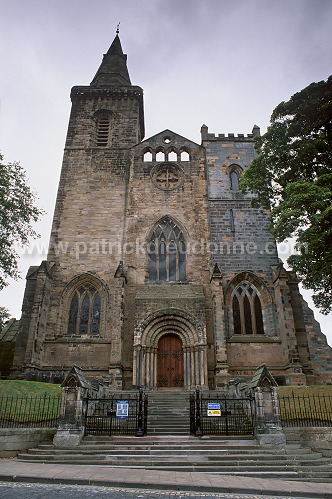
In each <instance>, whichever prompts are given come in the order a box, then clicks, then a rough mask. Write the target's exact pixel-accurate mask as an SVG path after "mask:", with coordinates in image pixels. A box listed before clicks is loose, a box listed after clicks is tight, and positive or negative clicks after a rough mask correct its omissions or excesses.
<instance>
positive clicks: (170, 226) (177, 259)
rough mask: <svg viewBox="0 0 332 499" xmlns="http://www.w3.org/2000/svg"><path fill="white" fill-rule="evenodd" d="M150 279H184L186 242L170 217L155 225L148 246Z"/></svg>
mask: <svg viewBox="0 0 332 499" xmlns="http://www.w3.org/2000/svg"><path fill="white" fill-rule="evenodd" d="M148 251H149V280H150V281H185V280H186V242H185V238H184V235H183V232H182V230H181V229H180V227H178V225H177V224H176V223H175V222H174V221H173V220H172V219H171V218H170V217H165V218H163V219H162V220H161V221H160V222H158V224H157V225H156V227H155V229H154V231H153V233H152V236H151V240H150V244H149V247H148Z"/></svg>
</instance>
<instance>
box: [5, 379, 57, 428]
mask: <svg viewBox="0 0 332 499" xmlns="http://www.w3.org/2000/svg"><path fill="white" fill-rule="evenodd" d="M60 394H61V388H60V385H53V384H51V383H39V382H37V381H21V380H0V426H4V427H11V426H12V425H13V426H16V425H17V424H19V425H20V424H22V423H23V422H25V423H27V424H30V425H33V426H37V425H38V423H42V422H45V421H49V420H54V418H55V419H56V418H57V417H58V414H59V409H60Z"/></svg>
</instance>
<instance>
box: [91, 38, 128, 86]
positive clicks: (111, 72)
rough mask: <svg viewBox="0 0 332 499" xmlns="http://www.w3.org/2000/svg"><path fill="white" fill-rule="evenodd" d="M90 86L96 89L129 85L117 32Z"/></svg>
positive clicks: (124, 56)
mask: <svg viewBox="0 0 332 499" xmlns="http://www.w3.org/2000/svg"><path fill="white" fill-rule="evenodd" d="M90 85H93V86H98V87H103V86H105V85H112V86H115V87H119V86H129V85H131V81H130V77H129V73H128V68H127V56H126V55H125V54H124V53H123V51H122V47H121V42H120V38H119V35H118V32H117V34H116V36H115V38H114V40H113V42H112V45H111V46H110V48H109V49H108V52H107V54H104V57H103V60H102V63H101V65H100V66H99V69H98V71H97V73H96V75H95V77H94V79H93V80H92V82H91V83H90Z"/></svg>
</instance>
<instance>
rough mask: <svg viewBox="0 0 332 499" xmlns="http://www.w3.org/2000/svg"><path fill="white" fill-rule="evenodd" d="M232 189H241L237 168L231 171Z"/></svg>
mask: <svg viewBox="0 0 332 499" xmlns="http://www.w3.org/2000/svg"><path fill="white" fill-rule="evenodd" d="M229 176H230V180H231V189H232V190H233V191H236V190H239V173H238V172H237V171H236V170H232V171H231V173H230V175H229Z"/></svg>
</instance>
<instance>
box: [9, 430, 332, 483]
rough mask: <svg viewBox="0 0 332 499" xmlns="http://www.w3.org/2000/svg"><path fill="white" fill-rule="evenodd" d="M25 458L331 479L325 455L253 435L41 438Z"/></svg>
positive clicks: (146, 467) (153, 468) (129, 466)
mask: <svg viewBox="0 0 332 499" xmlns="http://www.w3.org/2000/svg"><path fill="white" fill-rule="evenodd" d="M18 458H19V459H20V460H24V461H28V462H51V463H54V464H56V463H61V464H83V463H84V464H90V465H98V466H111V467H121V468H140V469H149V470H165V471H167V470H168V471H188V472H197V473H203V472H204V473H217V474H227V475H234V476H251V477H262V476H264V477H268V478H284V479H290V480H291V479H293V480H295V479H298V480H299V479H301V480H316V481H329V480H331V481H332V468H331V464H330V461H329V459H328V458H323V457H322V455H321V454H320V453H312V452H311V451H310V450H309V449H305V448H301V447H300V446H298V445H291V446H286V447H285V448H282V449H281V448H264V447H261V446H259V445H258V444H255V440H253V439H250V440H239V439H234V440H232V439H226V440H224V439H221V438H215V437H214V438H211V439H207V438H205V439H204V440H203V439H196V438H195V437H186V438H184V437H155V438H152V437H150V438H148V437H143V438H133V437H123V438H121V437H107V439H106V441H105V438H104V437H87V438H85V439H84V440H83V442H82V444H81V445H80V446H79V447H74V448H65V449H61V448H55V447H54V446H52V445H50V444H41V445H40V446H39V447H38V448H36V449H30V450H29V451H28V453H21V454H19V456H18Z"/></svg>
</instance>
